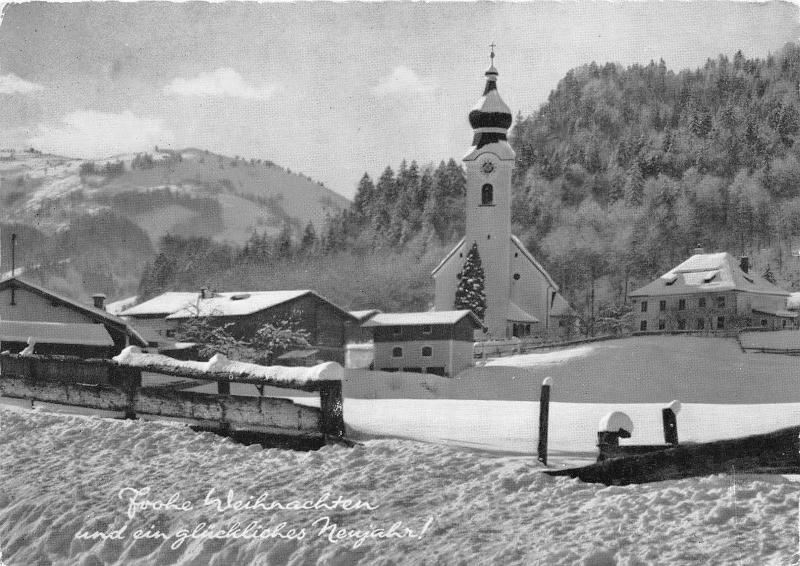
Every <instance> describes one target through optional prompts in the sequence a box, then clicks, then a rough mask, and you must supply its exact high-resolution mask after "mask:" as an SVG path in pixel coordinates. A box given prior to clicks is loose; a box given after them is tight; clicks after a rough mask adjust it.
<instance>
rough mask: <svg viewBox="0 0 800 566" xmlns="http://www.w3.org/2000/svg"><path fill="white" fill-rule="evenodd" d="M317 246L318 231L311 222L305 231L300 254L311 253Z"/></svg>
mask: <svg viewBox="0 0 800 566" xmlns="http://www.w3.org/2000/svg"><path fill="white" fill-rule="evenodd" d="M316 245H317V231H316V230H315V229H314V224H313V223H312V222H311V221H310V220H309V222H308V224H306V228H305V230H303V238H302V239H301V240H300V253H304V254H308V253H311V252H312V251H314V248H315V247H316Z"/></svg>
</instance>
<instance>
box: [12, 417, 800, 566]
mask: <svg viewBox="0 0 800 566" xmlns="http://www.w3.org/2000/svg"><path fill="white" fill-rule="evenodd" d="M0 419H1V420H0V445H2V446H3V460H2V463H1V464H0V466H2V468H0V469H2V474H0V550H2V553H3V556H2V561H3V562H4V563H5V564H7V565H9V566H12V565H32V564H64V565H74V564H78V565H99V564H125V565H137V564H184V565H190V564H191V565H197V566H200V565H203V566H205V565H226V566H227V565H234V564H235V565H240V564H241V565H249V564H258V565H267V564H270V565H281V564H295V565H301V564H319V565H342V566H350V565H356V564H361V565H373V564H375V565H389V564H414V565H418V564H420V565H421V564H428V565H438V564H445V565H449V564H503V565H512V564H525V565H528V564H532V565H534V564H541V565H559V564H564V565H573V564H584V565H595V566H599V565H608V564H619V565H629V566H630V565H634V564H635V565H639V564H721V565H734V564H736V565H739V564H754V565H774V566H779V565H780V566H782V565H788V564H797V562H798V561H797V555H795V554H794V553H795V552H797V550H798V512H797V510H798V484H796V483H792V482H790V481H789V480H787V479H785V478H782V477H780V476H742V475H736V476H733V475H717V476H711V477H707V478H700V479H689V480H680V481H668V482H662V483H655V484H646V485H641V486H628V487H604V486H602V485H591V484H583V483H580V482H578V481H577V480H571V479H566V478H551V477H549V476H546V475H544V474H540V473H538V471H537V466H536V464H535V460H534V459H533V458H521V457H511V456H491V455H487V454H486V453H483V452H477V451H464V450H459V449H454V448H451V447H447V446H438V445H434V444H424V443H417V442H412V441H404V440H371V441H368V442H367V443H366V445H365V446H363V447H357V448H354V449H349V448H343V447H327V448H324V449H322V450H320V451H317V452H305V453H304V452H294V451H288V450H277V449H268V450H267V449H262V448H261V447H259V446H249V447H247V446H242V445H237V444H235V443H233V442H231V441H229V440H226V439H223V438H221V437H217V436H214V435H212V434H208V433H194V432H191V431H190V430H188V429H186V428H183V427H178V426H170V425H166V424H162V423H152V422H141V421H112V420H104V419H99V418H87V417H78V416H68V415H55V414H48V413H44V412H37V411H23V410H19V409H13V408H8V407H0ZM145 490H149V491H147V492H145ZM211 490H213V492H212V491H211ZM229 490H232V498H231V500H232V501H243V502H245V503H247V502H249V503H250V506H249V508H248V507H247V506H243V505H240V506H239V508H238V510H237V509H234V508H233V507H229V508H227V509H225V508H224V507H225V505H226V501H227V494H228V492H229ZM210 492H211V493H210ZM263 494H266V495H263ZM325 494H329V495H328V496H327V499H324V500H323V501H322V503H321V504H320V503H319V500H320V498H325ZM262 495H263V497H262ZM259 497H261V502H260V503H259V504H257V502H258V499H259ZM339 497H341V498H343V499H350V500H352V502H353V503H352V504H351V507H352V506H353V505H355V504H356V503H358V502H360V503H361V505H360V508H359V509H353V508H350V509H345V508H344V503H343V501H341V500H340V501H339V502H338V503H337V498H339ZM216 498H219V499H220V501H219V503H217V502H216V501H215V499H216ZM131 499H133V500H134V501H136V502H138V503H139V504H138V505H133V506H132V505H131ZM170 500H172V501H171V503H172V507H171V508H169V507H164V505H165V504H166V503H169V502H170ZM207 501H208V502H209V503H210V504H209V505H206V502H207ZM293 501H299V502H300V505H301V506H302V505H303V503H304V502H306V501H309V502H310V503H309V504H308V505H306V506H307V507H317V508H316V509H314V508H312V509H306V510H292V509H291V508H289V507H291V506H292V502H293ZM219 504H221V505H222V506H223V509H220V508H219V506H218V505H219ZM364 504H368V505H369V507H367V506H365V505H364ZM159 505H160V506H161V508H155V509H154V506H155V507H158V506H159ZM326 506H327V507H335V508H334V509H329V508H326ZM281 507H283V508H281ZM129 513H130V514H132V515H133V516H132V517H129ZM326 517H327V519H326ZM397 522H400V523H401V524H400V525H398V526H396V527H394V530H392V526H393V525H394V524H395V523H397ZM234 523H239V525H240V526H239V530H238V532H237V531H236V529H235V526H234ZM251 523H252V524H253V525H252V526H251V527H250V530H249V531H246V530H245V529H246V528H247V527H248V525H250V524H251ZM332 523H335V524H336V525H337V530H335V531H333V532H332V529H331V528H330V525H331V524H332ZM211 524H213V525H214V527H213V528H210V525H211ZM326 526H328V528H327V530H326V528H325V527H326ZM338 529H345V531H343V532H341V534H340V531H339V530H338ZM406 529H410V530H406ZM95 532H97V533H104V534H106V535H109V534H115V536H116V537H118V539H119V540H115V539H113V538H109V539H108V540H99V539H94V540H92V539H89V540H84V539H83V538H81V537H85V536H91V535H92V534H93V533H95ZM148 532H149V533H150V534H149V535H148ZM156 532H158V533H162V534H163V536H162V534H154V533H156ZM209 533H211V534H213V535H215V536H216V537H221V538H209V537H207V536H205V535H207V534H209ZM301 533H302V534H301ZM255 535H258V536H260V537H263V538H260V539H259V538H253V537H254V536H255ZM290 535H293V537H292V536H290ZM381 535H383V537H384V538H381ZM98 536H99V535H98ZM300 537H302V538H300ZM339 537H341V538H339ZM298 539H299V540H298Z"/></svg>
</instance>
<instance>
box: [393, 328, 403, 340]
mask: <svg viewBox="0 0 800 566" xmlns="http://www.w3.org/2000/svg"><path fill="white" fill-rule="evenodd" d="M402 333H403V328H402V327H400V326H392V336H394V337H395V338H397V337H399V336H400V335H401V334H402Z"/></svg>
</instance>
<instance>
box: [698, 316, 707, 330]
mask: <svg viewBox="0 0 800 566" xmlns="http://www.w3.org/2000/svg"><path fill="white" fill-rule="evenodd" d="M705 327H706V321H705V319H703V318H698V319H697V330H703V329H704V328H705Z"/></svg>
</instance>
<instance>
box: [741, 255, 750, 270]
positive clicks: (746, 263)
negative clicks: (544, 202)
mask: <svg viewBox="0 0 800 566" xmlns="http://www.w3.org/2000/svg"><path fill="white" fill-rule="evenodd" d="M739 267H741V268H742V271H744V272H745V273H747V272H748V271H750V258H749V257H747V256H746V255H743V256H742V258H741V259H740V260H739Z"/></svg>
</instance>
